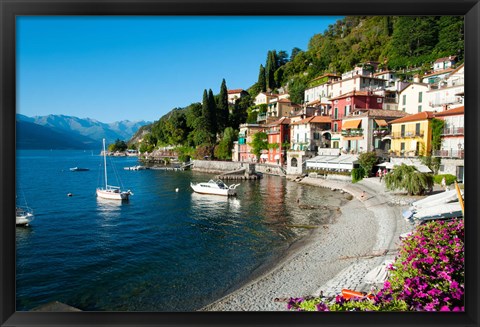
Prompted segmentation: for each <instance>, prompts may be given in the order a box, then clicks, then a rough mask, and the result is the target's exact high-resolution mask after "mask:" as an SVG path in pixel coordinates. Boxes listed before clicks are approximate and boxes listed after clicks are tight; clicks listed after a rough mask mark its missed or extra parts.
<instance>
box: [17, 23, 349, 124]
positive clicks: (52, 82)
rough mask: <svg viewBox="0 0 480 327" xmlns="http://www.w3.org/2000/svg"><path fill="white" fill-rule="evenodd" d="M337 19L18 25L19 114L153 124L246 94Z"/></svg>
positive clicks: (305, 47)
mask: <svg viewBox="0 0 480 327" xmlns="http://www.w3.org/2000/svg"><path fill="white" fill-rule="evenodd" d="M340 18H341V17H332V16H330V17H320V16H317V17H314V16H308V17H292V16H284V17H280V16H275V17H220V16H211V17H205V16H204V17H200V16H197V17H181V16H176V17H167V16H163V17H161V16H156V17H153V16H152V17H132V16H129V17H128V16H125V17H112V16H110V17H77V16H70V17H35V16H33V17H26V16H24V17H18V18H17V34H16V35H17V113H21V114H23V115H26V116H43V115H48V114H64V115H69V116H76V117H80V118H87V117H88V118H93V119H97V120H99V121H102V122H106V123H110V122H114V121H119V120H132V121H138V120H149V121H154V120H158V119H159V118H160V117H161V116H162V115H164V114H165V113H167V112H169V111H170V110H171V109H173V108H175V107H185V106H187V105H189V104H191V103H193V102H201V100H202V95H203V90H204V89H207V90H208V89H212V91H213V93H214V94H217V93H218V92H219V90H220V84H221V82H222V79H223V78H225V80H226V83H227V87H228V88H229V89H239V88H243V89H247V88H248V87H250V86H251V85H252V84H253V83H255V82H256V80H257V78H258V69H259V67H260V64H263V65H265V61H266V57H267V52H268V51H269V50H277V51H279V50H284V51H287V53H288V54H289V55H290V53H291V50H292V49H293V48H294V47H298V48H300V49H302V50H306V49H307V47H308V41H309V40H310V38H311V37H312V36H313V35H314V34H318V33H323V32H324V31H325V30H326V29H327V28H328V25H329V24H332V23H334V22H335V21H336V20H337V19H340Z"/></svg>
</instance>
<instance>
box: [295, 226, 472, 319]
mask: <svg viewBox="0 0 480 327" xmlns="http://www.w3.org/2000/svg"><path fill="white" fill-rule="evenodd" d="M464 253H465V245H464V225H463V219H456V220H452V221H449V222H445V221H432V222H429V223H427V224H425V225H421V226H420V227H418V229H417V230H416V231H415V233H413V234H412V235H411V236H409V237H407V238H406V239H404V240H403V242H402V244H401V248H400V250H399V253H398V256H397V258H396V260H395V262H394V264H393V265H391V266H390V267H389V270H390V276H389V278H388V279H387V281H385V283H384V285H383V288H382V289H381V290H380V291H379V292H378V293H376V294H370V295H369V296H364V297H362V298H356V299H354V298H351V299H345V298H344V297H342V296H340V295H338V296H336V297H335V298H331V299H328V298H310V299H303V298H291V299H290V301H289V302H288V304H287V308H288V309H289V310H296V311H464V292H465V262H464Z"/></svg>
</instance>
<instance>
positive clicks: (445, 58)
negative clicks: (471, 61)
mask: <svg viewBox="0 0 480 327" xmlns="http://www.w3.org/2000/svg"><path fill="white" fill-rule="evenodd" d="M453 60H457V56H450V57H443V58H438V59H437V60H435V62H436V63H437V62H445V61H453Z"/></svg>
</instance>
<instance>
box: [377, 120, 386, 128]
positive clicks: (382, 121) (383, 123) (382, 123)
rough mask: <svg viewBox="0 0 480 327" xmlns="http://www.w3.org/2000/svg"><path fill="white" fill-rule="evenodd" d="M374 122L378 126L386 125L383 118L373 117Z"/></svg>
mask: <svg viewBox="0 0 480 327" xmlns="http://www.w3.org/2000/svg"><path fill="white" fill-rule="evenodd" d="M375 122H376V123H377V125H378V126H382V127H383V126H388V124H387V122H386V121H385V120H383V119H375Z"/></svg>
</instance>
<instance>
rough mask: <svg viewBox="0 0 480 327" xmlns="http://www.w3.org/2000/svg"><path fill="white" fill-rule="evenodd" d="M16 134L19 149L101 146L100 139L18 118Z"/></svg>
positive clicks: (98, 147) (90, 147)
mask: <svg viewBox="0 0 480 327" xmlns="http://www.w3.org/2000/svg"><path fill="white" fill-rule="evenodd" d="M27 118H28V117H27ZM16 134H17V135H16V147H17V149H57V150H66V149H72V150H77V149H78V150H85V149H100V148H101V143H100V142H99V141H98V140H93V139H91V138H89V137H85V136H82V135H77V134H73V133H69V132H66V131H64V130H61V129H57V128H52V127H47V126H42V125H38V124H35V123H32V122H29V121H27V120H17V133H16Z"/></svg>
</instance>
